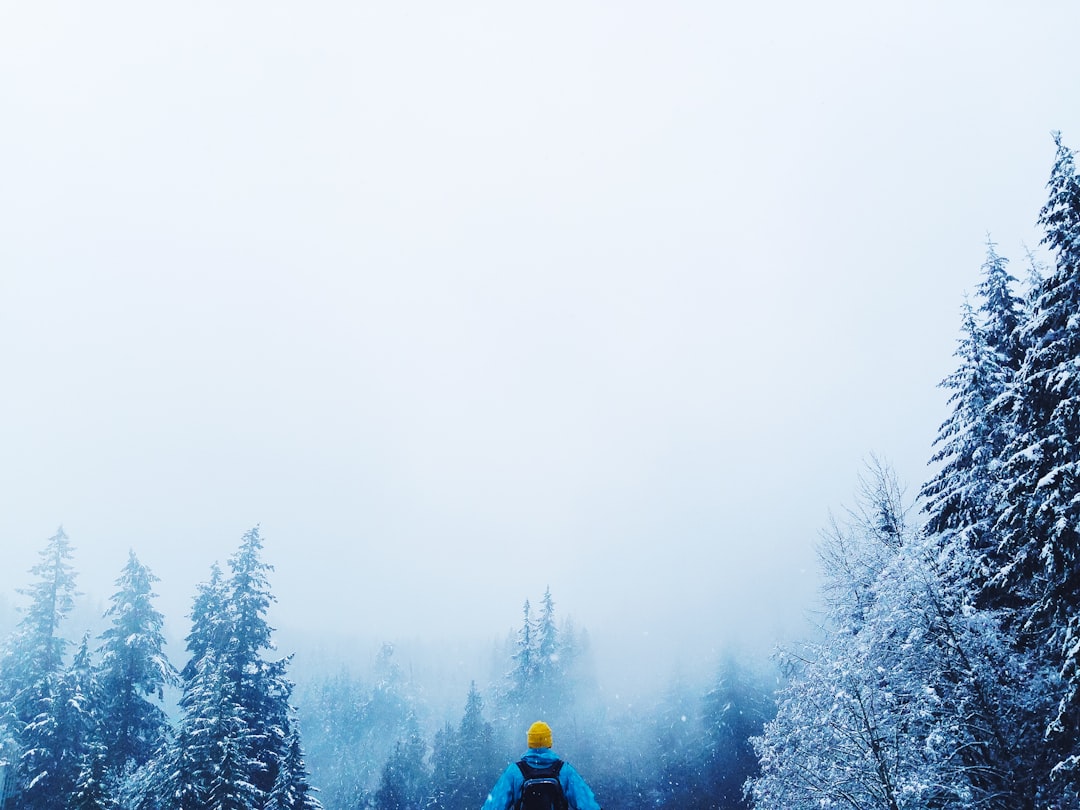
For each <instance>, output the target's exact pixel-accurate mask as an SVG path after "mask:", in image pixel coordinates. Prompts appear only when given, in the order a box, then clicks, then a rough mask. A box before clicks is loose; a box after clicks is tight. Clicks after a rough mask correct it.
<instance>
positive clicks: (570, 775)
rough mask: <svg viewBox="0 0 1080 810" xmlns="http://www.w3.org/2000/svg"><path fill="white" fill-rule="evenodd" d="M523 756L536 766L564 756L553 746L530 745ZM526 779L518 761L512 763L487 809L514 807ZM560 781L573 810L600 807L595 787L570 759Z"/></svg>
mask: <svg viewBox="0 0 1080 810" xmlns="http://www.w3.org/2000/svg"><path fill="white" fill-rule="evenodd" d="M522 759H524V760H525V762H526V763H528V764H529V765H532V766H533V767H534V768H546V767H547V766H548V765H551V764H552V763H553V762H555V760H557V759H561V757H560V756H559V755H558V754H556V753H555V752H554V751H552V750H551V749H550V748H530V749H529V750H528V751H526V752H525V755H524V756H523V757H522ZM524 781H525V777H523V776H522V775H521V768H519V767H518V766H517V761H514V762H512V763H510V765H509V767H507V769H506V770H505V771H503V774H502V776H500V777H499V781H497V782H496V783H495V787H493V788H492V789H491V793H489V794H488V797H487V801H485V802H484V807H483V810H513V808H514V805H515V804H517V802H518V800H519V799H520V798H521V785H522V783H523V782H524ZM559 781H560V782H561V783H562V789H563V793H565V794H566V801H567V802H569V804H570V810H600V805H599V804H597V801H596V797H595V796H594V795H593V792H592V788H590V787H589V786H588V785H587V784H585V780H584V779H582V778H581V774H579V773H578V772H577V771H576V770H575V769H574V766H573V765H571V764H570V763H569V762H563V766H562V770H561V771H559Z"/></svg>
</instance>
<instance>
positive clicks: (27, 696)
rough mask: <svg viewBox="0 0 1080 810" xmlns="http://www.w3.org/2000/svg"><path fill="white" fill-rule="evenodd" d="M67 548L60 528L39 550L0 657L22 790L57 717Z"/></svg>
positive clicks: (48, 748)
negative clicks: (19, 614)
mask: <svg viewBox="0 0 1080 810" xmlns="http://www.w3.org/2000/svg"><path fill="white" fill-rule="evenodd" d="M71 556H72V546H71V542H70V541H69V539H68V536H67V534H66V533H65V532H64V529H63V527H60V528H59V529H58V530H57V532H56V534H54V535H53V536H52V537H50V538H49V539H48V541H47V542H46V544H45V546H44V548H43V549H42V550H41V551H40V552H39V558H40V559H39V562H38V563H37V564H36V565H34V566H33V567H32V568H31V569H30V573H31V575H33V576H34V577H35V578H36V579H35V581H34V582H33V583H32V584H31V585H30V587H28V588H25V589H20V590H19V593H21V594H23V595H24V596H27V597H29V599H30V605H29V607H28V608H27V609H26V612H25V613H24V615H23V618H22V619H21V620H20V621H19V623H18V625H17V626H16V628H15V631H14V633H13V634H12V636H11V638H10V639H9V641H8V644H7V646H6V648H5V650H4V654H3V658H2V660H0V709H2V712H3V718H4V721H3V725H4V726H5V728H6V730H5V732H4V734H3V736H4V737H5V738H7V739H8V740H10V742H9V743H8V744H7V745H6V746H5V747H7V748H8V749H9V751H10V753H11V754H12V755H13V758H17V763H18V764H17V766H16V769H15V770H16V775H15V790H16V791H17V792H21V793H24V794H25V793H26V791H27V790H28V789H30V787H31V785H32V783H34V782H35V780H38V781H40V778H41V776H42V773H41V770H40V768H42V767H44V766H45V763H48V762H50V761H51V760H50V758H51V757H52V753H51V752H52V751H53V750H54V741H55V740H56V735H57V734H59V733H62V732H61V731H60V729H58V723H60V722H61V719H60V718H58V717H57V715H56V711H57V707H58V706H59V705H61V703H62V701H61V703H58V697H59V694H60V690H61V688H62V676H63V666H64V654H65V651H66V649H67V647H68V645H69V642H68V641H67V640H66V639H64V638H63V637H62V636H61V635H60V627H61V624H62V623H63V621H64V619H65V618H66V617H67V616H68V615H69V614H70V612H71V609H72V607H73V605H74V601H75V596H76V595H77V591H76V589H75V571H74V568H73V567H72V565H71Z"/></svg>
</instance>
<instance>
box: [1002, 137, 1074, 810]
mask: <svg viewBox="0 0 1080 810" xmlns="http://www.w3.org/2000/svg"><path fill="white" fill-rule="evenodd" d="M1055 143H1056V145H1057V154H1056V157H1055V162H1054V166H1053V169H1052V171H1051V176H1050V181H1049V183H1048V187H1049V191H1050V193H1049V199H1048V201H1047V203H1046V205H1045V206H1044V207H1043V209H1042V211H1041V213H1040V217H1039V222H1040V224H1041V225H1042V226H1043V228H1044V231H1045V236H1044V239H1043V241H1044V243H1045V244H1047V245H1048V246H1049V247H1050V249H1051V250H1052V251H1053V253H1054V256H1055V267H1054V271H1053V273H1052V274H1051V275H1050V276H1049V277H1048V278H1046V279H1045V281H1044V282H1043V284H1042V286H1041V287H1040V288H1039V290H1038V296H1037V298H1036V300H1035V303H1034V307H1033V311H1032V314H1031V317H1030V320H1029V322H1028V324H1027V326H1026V328H1025V329H1024V330H1023V333H1022V340H1023V342H1024V344H1025V346H1026V347H1027V352H1026V355H1025V358H1024V362H1023V364H1022V365H1021V367H1020V369H1019V370H1018V372H1017V374H1016V378H1015V383H1014V385H1013V389H1012V394H1011V406H1012V417H1013V419H1014V422H1015V428H1014V429H1015V437H1014V438H1013V440H1012V442H1011V443H1010V445H1009V447H1008V451H1007V468H1006V474H1007V478H1008V479H1009V481H1010V485H1009V486H1008V488H1007V490H1006V492H1005V501H1006V504H1007V505H1006V507H1005V508H1004V510H1003V512H1002V514H1001V517H1000V519H999V521H998V530H999V532H1000V552H1001V553H1000V560H1001V567H1000V568H999V569H997V570H996V571H995V572H994V573H993V579H992V582H991V585H992V590H991V591H990V594H991V596H992V597H993V599H994V603H995V604H997V605H1000V606H1002V607H1004V608H1006V609H1008V610H1010V611H1012V613H1013V615H1014V616H1015V620H1014V622H1013V627H1014V629H1015V631H1016V632H1017V633H1018V634H1019V635H1018V638H1019V643H1020V645H1021V648H1025V649H1026V648H1030V649H1035V648H1043V649H1046V650H1047V651H1048V653H1049V655H1050V657H1051V660H1052V661H1053V662H1054V666H1055V667H1056V668H1057V670H1058V672H1059V675H1060V678H1061V682H1062V687H1061V689H1060V691H1059V699H1058V701H1057V703H1058V705H1057V708H1056V710H1055V711H1054V712H1052V715H1051V717H1049V718H1048V722H1047V723H1046V733H1047V738H1048V743H1049V748H1048V750H1047V751H1046V756H1047V764H1048V765H1049V770H1050V774H1052V776H1053V777H1054V779H1053V781H1052V783H1051V784H1049V785H1048V787H1047V795H1046V796H1045V797H1044V798H1043V800H1044V801H1045V802H1047V803H1051V802H1058V803H1059V804H1062V805H1063V806H1076V805H1080V796H1078V792H1077V788H1076V784H1077V773H1080V734H1077V731H1076V729H1077V728H1080V614H1078V613H1077V611H1076V605H1077V604H1080V374H1077V367H1078V365H1080V315H1078V313H1080V180H1078V178H1077V176H1076V169H1075V163H1074V158H1073V153H1072V151H1071V150H1069V149H1067V148H1066V147H1065V146H1064V145H1063V144H1062V142H1061V137H1060V135H1055Z"/></svg>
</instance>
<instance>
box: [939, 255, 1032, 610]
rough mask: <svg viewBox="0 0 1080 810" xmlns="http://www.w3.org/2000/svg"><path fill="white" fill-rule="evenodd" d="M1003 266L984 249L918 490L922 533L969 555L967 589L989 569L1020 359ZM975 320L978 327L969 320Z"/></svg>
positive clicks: (1016, 310)
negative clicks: (926, 476) (973, 302)
mask: <svg viewBox="0 0 1080 810" xmlns="http://www.w3.org/2000/svg"><path fill="white" fill-rule="evenodd" d="M1006 265H1007V261H1006V260H1005V259H1004V258H1002V257H1000V256H998V254H997V252H996V250H995V246H994V244H993V243H992V242H988V243H987V257H986V261H985V262H984V264H983V280H982V282H981V283H980V284H979V286H978V294H979V298H980V305H979V307H978V311H977V312H976V311H975V310H974V309H973V308H972V307H971V306H970V305H968V304H966V303H965V306H964V309H963V315H964V317H963V331H962V337H961V340H960V342H959V345H958V348H957V350H956V352H955V356H956V357H958V358H959V359H960V366H959V368H957V370H956V371H955V372H953V373H952V374H950V375H949V376H948V377H946V378H945V380H944V381H943V382H942V383H941V385H942V387H944V388H947V389H950V390H951V391H952V393H951V394H950V396H949V404H950V405H952V409H953V410H952V413H951V414H950V416H949V418H948V419H947V420H946V421H945V422H944V423H943V424H942V425H941V427H940V429H939V431H938V436H937V439H936V440H935V442H934V445H935V446H936V447H937V452H936V453H935V454H934V455H933V457H932V458H931V461H932V462H940V463H941V467H940V470H939V471H938V473H937V474H936V475H935V476H934V477H933V478H931V479H930V481H929V482H927V483H926V484H925V485H924V486H923V489H922V492H921V495H922V497H923V498H924V506H923V511H924V513H925V514H926V516H927V523H926V529H927V531H929V532H930V533H932V534H935V535H938V536H939V537H940V541H941V542H942V543H945V544H948V543H961V544H963V545H965V546H966V547H967V548H968V549H970V550H971V551H972V552H973V554H972V555H967V554H965V555H964V559H970V560H971V561H972V562H973V563H974V566H973V568H972V570H971V571H970V572H969V575H970V577H971V580H972V582H971V583H969V584H968V585H967V586H965V587H974V588H979V589H981V588H982V587H983V586H984V584H985V579H986V576H987V573H988V572H989V571H990V570H991V569H992V568H993V567H994V559H995V558H996V556H997V538H996V535H995V534H994V532H993V525H994V523H995V521H996V518H997V513H998V512H999V510H1000V505H1001V500H1002V490H1003V487H1004V484H1005V482H1004V480H1003V477H1002V469H1003V464H1002V459H1003V455H1004V453H1005V447H1006V446H1007V444H1008V442H1009V440H1010V439H1011V437H1012V420H1011V418H1009V416H1008V415H1007V413H1005V411H1004V409H1005V408H1006V405H1005V402H1006V400H1007V396H1006V395H1007V393H1008V392H1009V390H1010V386H1011V384H1012V381H1013V377H1014V375H1015V373H1016V370H1017V369H1018V368H1019V366H1020V364H1021V361H1022V359H1023V351H1022V347H1023V343H1022V341H1021V337H1020V332H1021V328H1022V327H1023V325H1024V322H1025V317H1026V310H1025V308H1024V305H1023V302H1022V301H1021V299H1019V298H1018V297H1017V296H1016V295H1015V294H1014V293H1013V289H1012V287H1013V284H1014V282H1015V279H1014V278H1013V277H1012V276H1011V275H1010V274H1009V273H1008V271H1007V269H1006ZM978 316H981V318H982V321H981V322H979V321H978V320H977V317H978Z"/></svg>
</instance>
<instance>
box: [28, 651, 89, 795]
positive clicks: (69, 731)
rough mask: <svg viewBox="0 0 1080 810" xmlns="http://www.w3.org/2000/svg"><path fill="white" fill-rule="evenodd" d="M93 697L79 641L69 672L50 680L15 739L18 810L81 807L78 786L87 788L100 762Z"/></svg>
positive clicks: (84, 653)
mask: <svg viewBox="0 0 1080 810" xmlns="http://www.w3.org/2000/svg"><path fill="white" fill-rule="evenodd" d="M98 693H99V690H98V687H97V682H96V679H95V677H94V672H93V669H92V668H91V666H90V653H89V649H88V641H87V639H86V638H84V639H83V642H82V644H81V645H80V647H79V649H78V651H77V652H76V654H75V657H74V659H73V661H72V664H71V666H70V667H69V668H68V669H67V671H66V672H64V673H63V674H62V675H61V676H59V677H58V678H56V680H55V684H54V685H53V686H52V688H51V689H50V691H49V697H48V698H46V699H44V700H43V701H41V704H40V705H41V711H40V712H39V713H38V715H37V716H36V717H35V718H34V719H33V720H31V721H30V722H29V723H27V725H26V727H25V729H24V730H23V733H22V735H21V742H22V746H23V754H22V759H21V762H20V770H21V771H22V772H23V774H24V775H25V781H24V782H23V784H22V790H21V792H20V795H19V800H18V805H19V807H20V808H22V809H23V810H61V809H63V810H67V809H68V808H72V807H74V806H75V800H76V798H79V799H80V801H85V798H86V797H85V796H80V790H79V786H80V785H87V784H88V780H89V779H90V778H91V775H92V772H93V770H95V769H96V768H100V763H101V760H102V758H103V757H104V746H103V745H102V744H101V738H100V721H99V717H98V714H97V701H98ZM99 789H100V788H99Z"/></svg>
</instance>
